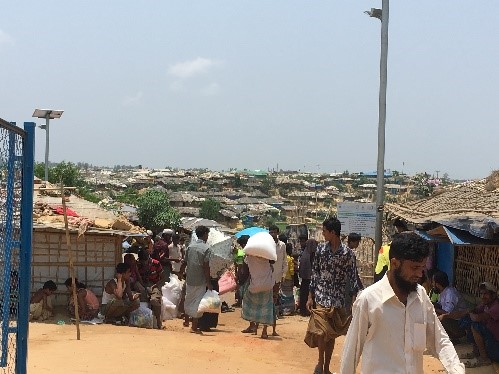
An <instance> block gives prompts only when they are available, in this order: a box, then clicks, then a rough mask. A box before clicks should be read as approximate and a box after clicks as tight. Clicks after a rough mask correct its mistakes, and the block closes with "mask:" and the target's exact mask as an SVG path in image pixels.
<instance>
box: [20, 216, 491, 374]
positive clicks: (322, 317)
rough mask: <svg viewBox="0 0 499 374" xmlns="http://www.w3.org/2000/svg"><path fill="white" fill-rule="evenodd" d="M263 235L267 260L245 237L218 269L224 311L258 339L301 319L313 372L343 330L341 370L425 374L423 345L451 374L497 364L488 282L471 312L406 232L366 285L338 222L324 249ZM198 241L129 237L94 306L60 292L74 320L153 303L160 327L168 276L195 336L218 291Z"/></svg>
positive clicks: (84, 294) (80, 294)
mask: <svg viewBox="0 0 499 374" xmlns="http://www.w3.org/2000/svg"><path fill="white" fill-rule="evenodd" d="M399 226H400V225H399ZM268 233H269V235H270V237H271V238H272V240H273V243H274V245H275V255H276V259H275V260H269V259H266V258H263V257H259V256H255V255H249V254H246V253H245V250H244V248H245V246H246V245H247V243H248V241H249V239H250V237H249V236H245V235H243V236H241V237H239V238H238V239H237V245H235V246H234V264H233V267H232V268H230V269H227V270H226V271H230V272H232V273H233V277H234V291H235V301H236V302H235V304H233V305H232V306H233V307H236V308H241V317H242V318H243V319H244V320H246V321H247V322H248V326H247V327H246V328H245V329H244V330H242V333H248V334H255V335H256V334H258V331H259V328H260V326H261V327H262V331H261V334H260V337H261V338H262V339H268V338H270V337H272V336H279V333H278V331H277V326H278V325H277V323H276V322H277V320H278V319H279V318H281V317H282V316H285V315H290V314H295V313H296V314H300V315H301V316H303V317H309V322H308V326H307V330H306V332H305V336H304V342H305V343H306V344H307V345H308V346H309V347H311V348H317V351H318V359H317V365H316V367H315V369H314V374H326V373H330V362H331V357H332V354H333V350H334V346H335V340H336V338H337V337H339V336H341V335H346V338H345V344H344V348H343V353H342V355H341V373H348V374H353V373H355V372H356V370H357V366H358V364H359V362H360V360H361V358H362V360H363V362H364V365H362V372H366V373H387V372H423V366H422V365H423V352H424V351H425V350H428V351H429V352H431V353H432V354H434V355H435V356H437V357H438V358H439V359H440V361H441V362H442V364H443V366H444V367H445V369H446V371H447V372H448V373H464V365H463V362H461V359H468V361H465V362H464V363H465V364H466V366H467V367H473V366H481V365H488V364H491V362H492V361H494V360H495V361H498V360H499V299H498V298H497V289H496V287H495V286H494V285H493V284H491V283H489V282H482V283H480V284H479V285H478V287H479V291H480V296H481V303H480V304H479V305H478V306H470V305H468V303H466V302H465V301H464V298H463V297H462V296H461V295H460V294H459V292H458V290H457V289H456V288H455V287H453V286H452V285H451V284H450V282H449V279H448V275H447V274H446V273H444V272H441V271H438V270H434V269H428V268H427V264H428V261H427V259H428V256H429V255H430V251H429V246H428V243H427V242H426V241H425V240H423V239H422V238H421V237H420V236H418V235H417V234H415V233H414V232H411V231H408V230H407V227H406V226H405V227H404V226H403V227H401V229H400V230H398V233H397V234H396V235H395V236H394V237H393V240H392V242H391V243H389V245H388V246H386V247H384V248H383V252H384V253H383V261H385V262H384V265H383V266H381V267H379V268H378V270H379V271H378V272H377V274H378V275H377V277H376V278H377V279H376V282H375V283H374V284H373V285H371V286H369V287H367V288H364V286H363V284H362V282H361V279H360V277H359V274H358V271H357V265H356V256H355V250H356V248H357V247H358V246H359V243H360V241H361V237H360V235H358V234H356V233H350V234H349V235H348V236H347V237H346V238H347V240H346V243H345V242H344V241H343V240H342V236H341V223H340V221H339V220H338V219H336V218H334V217H331V218H327V219H326V220H325V221H324V222H323V230H322V234H323V237H324V241H323V242H321V243H318V242H317V241H316V240H314V239H312V238H308V237H307V236H305V235H302V236H300V237H299V238H298V239H299V241H298V243H299V244H298V246H297V247H296V248H294V247H293V245H292V244H291V243H289V242H288V240H287V238H286V237H285V236H283V235H280V232H279V228H278V227H277V226H270V227H269V228H268ZM195 235H196V240H193V241H191V244H190V245H189V246H187V247H186V246H185V244H184V243H185V241H186V238H185V237H184V236H183V235H179V234H177V233H175V232H174V231H173V230H170V229H165V230H164V231H163V232H162V233H161V235H160V236H159V237H157V238H154V239H153V237H152V233H149V235H148V236H146V237H145V238H144V240H143V242H142V246H141V247H140V248H138V249H137V248H136V252H137V253H133V252H134V251H132V250H131V249H133V247H134V244H135V243H133V241H127V243H128V245H125V246H124V250H125V252H128V253H126V254H125V255H124V258H123V262H122V263H119V264H118V265H117V266H116V272H115V276H114V278H113V279H110V280H109V281H108V282H107V283H106V285H105V287H104V290H103V295H102V300H101V302H100V303H99V300H98V299H97V297H96V295H95V294H94V293H93V292H92V291H91V290H89V289H87V288H86V287H85V285H84V284H82V283H80V282H79V281H78V280H77V279H74V281H73V280H72V279H71V278H69V279H67V280H66V282H65V286H66V287H67V290H68V293H70V294H73V293H75V294H76V300H77V301H76V302H77V304H78V312H79V318H80V319H92V318H99V317H100V318H103V319H104V320H105V321H106V322H112V323H116V324H127V323H128V322H129V319H130V317H131V315H132V314H133V313H136V311H137V310H139V308H142V306H141V304H144V305H147V308H150V312H151V315H152V316H153V327H156V328H159V329H160V328H162V325H163V320H162V305H161V303H162V299H161V297H162V287H163V286H164V285H165V284H166V283H167V282H169V280H170V278H171V277H176V278H177V279H178V280H180V281H182V282H183V287H182V295H181V298H180V300H179V302H178V305H177V309H178V313H179V317H180V318H183V319H184V326H186V327H190V331H191V332H193V333H197V334H199V333H202V332H203V331H210V329H213V328H216V327H217V324H218V313H213V312H205V313H202V312H200V311H199V310H200V303H201V302H202V299H203V298H204V297H205V294H206V292H207V291H211V290H216V291H218V286H219V277H214V276H213V274H214V273H213V271H212V270H213V269H210V258H211V255H212V253H211V248H210V246H209V245H208V244H207V241H208V236H209V228H207V227H205V226H198V227H196V229H195ZM136 247H137V246H136ZM248 252H249V249H248ZM56 289H57V286H56V284H55V283H54V282H52V281H47V282H46V283H45V284H44V286H43V288H42V289H40V290H38V291H37V292H35V294H34V295H33V297H32V299H31V307H30V312H31V313H30V318H32V319H35V320H36V319H39V320H44V319H47V318H50V316H51V315H52V313H53V308H52V306H51V304H50V295H51V294H53V293H54V292H55V290H56ZM69 300H70V301H69V304H68V311H69V313H70V315H71V316H73V317H74V316H75V302H74V301H73V300H74V298H72V297H70V299H69ZM224 307H225V308H229V309H230V310H233V309H232V308H230V307H228V306H227V305H224ZM269 327H271V331H268V328H269ZM464 341H469V342H471V343H472V344H473V347H474V349H473V352H470V353H468V354H466V357H461V358H460V357H458V355H457V353H456V350H455V348H454V344H459V343H460V342H464Z"/></svg>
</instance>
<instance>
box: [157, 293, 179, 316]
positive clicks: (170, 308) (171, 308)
mask: <svg viewBox="0 0 499 374" xmlns="http://www.w3.org/2000/svg"><path fill="white" fill-rule="evenodd" d="M177 315H178V309H177V305H175V304H173V303H172V302H171V301H170V300H168V299H167V298H166V297H164V296H163V297H162V298H161V319H162V320H163V321H166V320H170V319H175V318H177Z"/></svg>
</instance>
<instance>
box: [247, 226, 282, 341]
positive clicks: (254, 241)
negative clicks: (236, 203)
mask: <svg viewBox="0 0 499 374" xmlns="http://www.w3.org/2000/svg"><path fill="white" fill-rule="evenodd" d="M275 248H276V246H275V242H274V239H273V238H272V236H271V235H270V234H268V233H266V232H261V233H258V234H255V235H253V236H252V237H251V238H249V239H248V243H247V244H246V246H245V247H244V250H245V253H246V257H245V259H244V266H247V267H248V271H249V282H246V284H245V285H244V286H243V289H242V290H241V293H242V294H243V305H242V310H241V316H242V317H243V319H245V320H247V321H250V323H251V325H250V327H249V328H248V329H247V330H248V331H251V332H253V333H254V334H255V335H256V334H257V330H258V325H259V324H260V323H261V324H262V325H263V331H262V335H261V338H262V339H267V338H268V333H267V326H268V325H273V324H274V323H275V306H274V302H273V288H274V285H275V280H274V276H273V271H274V269H273V266H272V263H274V262H275V258H276V251H275Z"/></svg>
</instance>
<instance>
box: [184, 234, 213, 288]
mask: <svg viewBox="0 0 499 374" xmlns="http://www.w3.org/2000/svg"><path fill="white" fill-rule="evenodd" d="M210 255H211V251H210V246H209V245H208V244H206V243H205V242H204V241H202V240H201V239H197V240H196V241H195V242H194V243H192V244H191V245H189V246H188V247H187V250H186V252H185V262H186V264H187V268H186V270H185V281H186V282H187V284H188V285H189V286H202V285H205V284H206V277H205V274H204V264H205V263H207V262H210Z"/></svg>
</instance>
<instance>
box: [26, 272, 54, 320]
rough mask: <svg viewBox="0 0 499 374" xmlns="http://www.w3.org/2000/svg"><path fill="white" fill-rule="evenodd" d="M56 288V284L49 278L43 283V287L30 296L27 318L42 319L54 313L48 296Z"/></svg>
mask: <svg viewBox="0 0 499 374" xmlns="http://www.w3.org/2000/svg"><path fill="white" fill-rule="evenodd" d="M56 290H57V286H56V284H55V283H54V282H53V281H51V280H49V281H46V282H45V283H44V284H43V287H42V288H40V289H39V290H38V291H36V292H35V293H34V295H33V296H31V300H30V305H29V320H30V321H32V320H39V321H44V320H46V319H48V318H50V317H52V316H53V315H54V309H53V308H52V303H51V302H50V299H49V296H50V295H52V294H53V293H54V292H55V291H56Z"/></svg>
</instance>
